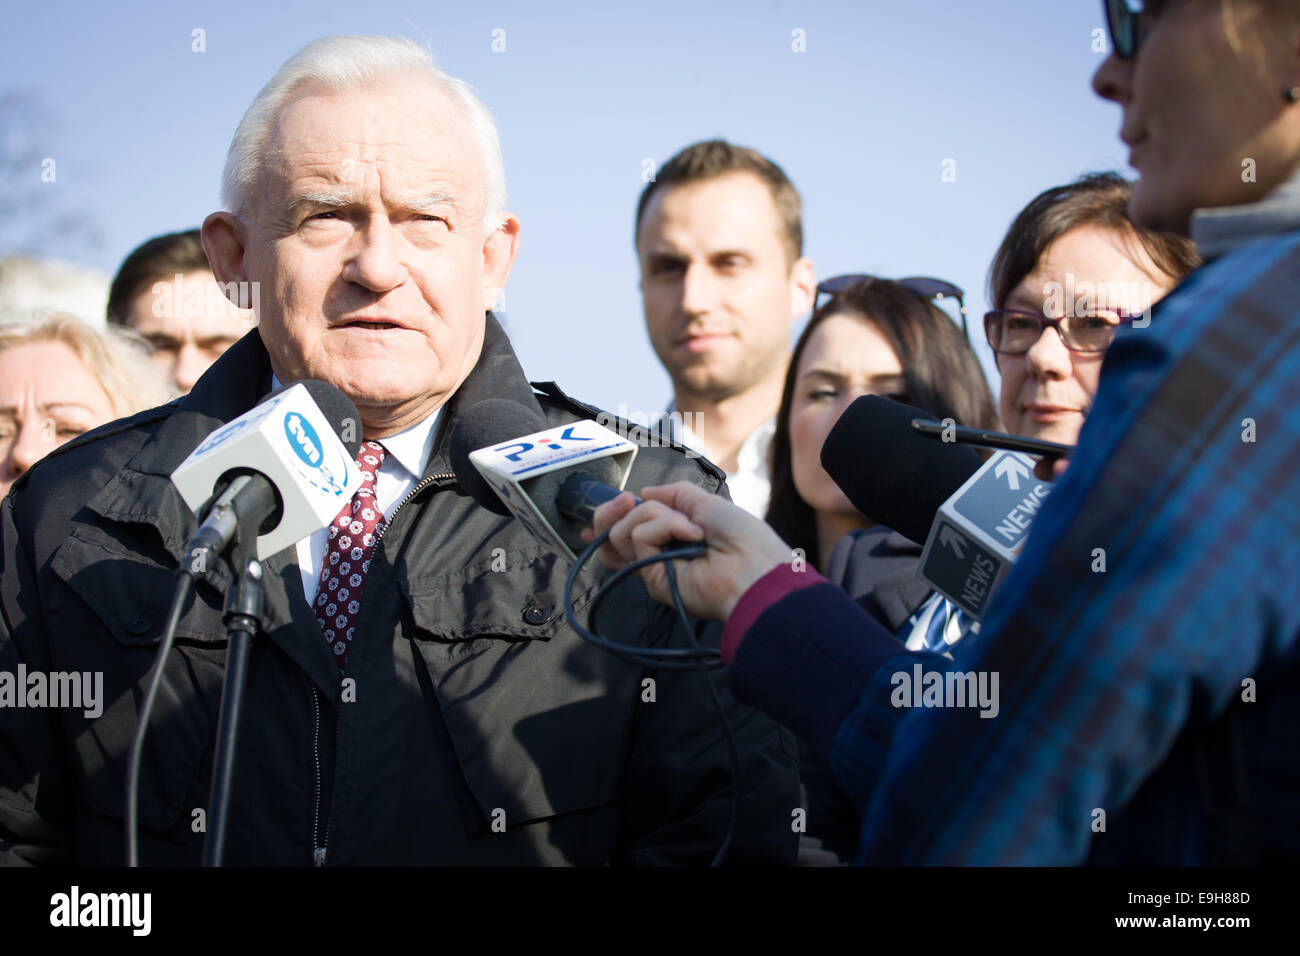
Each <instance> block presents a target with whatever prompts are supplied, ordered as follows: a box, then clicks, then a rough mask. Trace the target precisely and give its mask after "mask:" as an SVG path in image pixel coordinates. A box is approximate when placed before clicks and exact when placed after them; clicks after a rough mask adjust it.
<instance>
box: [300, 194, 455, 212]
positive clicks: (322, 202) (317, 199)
mask: <svg viewBox="0 0 1300 956" xmlns="http://www.w3.org/2000/svg"><path fill="white" fill-rule="evenodd" d="M354 202H356V200H355V198H354V197H353V196H352V195H351V194H350V193H348V192H344V191H343V190H337V189H335V190H312V191H311V192H305V193H301V194H299V195H298V196H295V197H294V198H293V199H291V200H290V201H289V207H288V210H289V212H290V213H294V212H297V211H298V210H299V209H301V208H302V207H303V206H327V207H329V208H332V209H342V208H344V207H345V206H349V205H352V204H353V203H354ZM391 205H392V206H393V207H394V208H398V209H409V210H410V211H412V212H420V213H426V212H433V211H436V210H437V209H439V208H442V207H444V206H451V207H452V209H453V210H456V211H459V209H460V207H459V206H458V205H457V203H456V197H455V196H453V195H452V194H451V193H449V192H441V191H435V192H431V193H424V194H421V195H417V196H412V197H410V198H408V199H399V200H396V201H394V202H393V203H392V204H391Z"/></svg>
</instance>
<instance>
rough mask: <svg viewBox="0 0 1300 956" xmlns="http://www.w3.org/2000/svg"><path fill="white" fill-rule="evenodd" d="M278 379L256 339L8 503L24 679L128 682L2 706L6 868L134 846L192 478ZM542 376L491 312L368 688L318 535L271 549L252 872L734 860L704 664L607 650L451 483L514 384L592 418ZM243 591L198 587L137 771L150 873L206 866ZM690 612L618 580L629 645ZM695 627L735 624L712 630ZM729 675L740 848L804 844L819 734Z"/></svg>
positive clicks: (382, 585) (7, 596)
mask: <svg viewBox="0 0 1300 956" xmlns="http://www.w3.org/2000/svg"><path fill="white" fill-rule="evenodd" d="M270 377H271V371H270V365H269V360H268V357H267V353H266V350H265V349H264V347H263V345H262V342H261V339H260V338H259V337H258V334H257V332H256V331H254V332H252V333H250V334H249V335H248V336H246V337H245V338H244V339H243V340H242V341H240V342H239V343H238V344H237V345H236V346H234V347H233V348H232V349H230V350H229V351H228V352H227V353H226V354H225V355H224V356H223V357H222V358H221V359H220V360H219V361H218V362H217V363H216V364H215V365H214V366H213V367H212V368H211V369H210V370H209V371H208V373H207V374H206V375H204V377H203V378H202V379H201V380H200V381H199V383H198V384H197V386H196V387H195V389H194V391H193V392H192V393H191V394H190V395H189V396H188V397H186V398H184V399H181V400H179V401H178V402H174V403H172V404H171V405H169V406H164V407H162V408H158V409H154V410H152V411H148V412H144V413H141V414H139V415H136V416H135V417H134V418H131V419H127V420H125V421H120V422H115V423H112V424H110V425H108V426H105V427H103V428H101V429H98V430H96V431H95V432H93V433H91V434H89V435H87V436H84V437H83V439H81V440H79V441H77V442H74V443H72V444H70V445H67V446H64V447H63V448H61V449H60V450H59V451H57V452H55V453H54V454H52V455H51V456H50V457H48V458H46V459H45V460H44V461H43V462H41V463H40V464H38V465H37V466H36V467H34V468H33V469H32V470H31V471H29V472H28V473H27V474H26V475H25V476H24V477H23V479H21V480H20V481H19V482H18V483H17V484H16V485H15V487H14V489H13V491H12V493H11V494H10V496H9V497H8V498H7V499H6V500H5V502H4V509H3V525H2V526H0V538H2V542H0V543H2V545H3V547H2V548H0V561H2V562H3V565H2V567H0V588H2V593H0V671H10V672H16V670H17V665H18V664H19V663H20V662H23V663H24V664H25V665H26V668H27V671H28V672H32V671H42V672H45V673H47V674H48V673H50V672H69V671H79V672H87V671H89V672H94V671H102V672H103V675H104V676H103V681H104V685H103V699H102V706H103V713H102V716H100V717H99V718H98V719H96V720H91V719H87V718H86V717H85V716H84V715H83V711H82V710H81V709H70V708H62V709H31V708H24V709H18V708H0V863H14V862H17V863H21V862H32V863H73V862H76V863H83V864H119V863H121V862H123V860H124V845H125V835H124V831H125V825H124V822H123V820H124V810H123V808H124V805H125V798H124V778H125V765H126V756H127V752H128V749H129V747H130V741H131V736H132V733H133V732H134V730H135V727H136V721H137V715H138V712H139V709H140V704H141V700H142V697H143V688H144V687H145V686H146V684H145V676H146V672H147V671H148V670H149V667H150V665H151V663H152V662H153V659H154V652H155V650H156V648H157V646H158V641H159V638H160V636H161V632H162V630H163V626H164V617H165V615H166V613H167V608H168V604H169V602H170V599H171V595H172V591H173V587H174V583H173V582H174V574H175V571H176V568H177V566H178V563H179V561H180V559H181V557H182V555H183V549H184V546H185V542H186V540H187V538H188V536H189V535H190V534H191V533H192V532H193V531H194V529H195V527H196V522H195V518H194V516H193V514H192V513H191V512H190V511H189V510H188V509H187V508H186V507H185V505H184V503H183V502H182V500H181V498H180V497H179V495H178V493H177V492H176V490H175V489H174V487H173V486H172V484H171V482H170V480H169V478H168V476H169V474H170V473H171V471H172V470H173V469H174V468H175V467H176V465H178V464H179V463H180V462H181V461H182V460H183V459H184V458H185V457H186V456H187V455H188V454H189V453H190V451H192V450H193V449H194V448H195V447H196V446H197V445H198V443H199V442H200V441H201V440H202V439H203V437H204V436H205V435H207V434H208V433H209V432H211V431H212V430H213V429H215V428H216V427H217V426H218V425H220V424H222V423H223V422H227V421H229V420H230V419H232V418H235V417H236V416H238V415H239V414H241V413H243V412H244V411H246V410H247V409H249V408H250V407H252V406H253V405H254V404H255V403H256V402H257V401H259V400H260V399H261V398H262V397H263V396H264V395H266V394H267V393H268V391H269V388H270ZM538 388H539V389H541V390H542V391H541V393H540V394H539V393H538V392H535V391H534V389H533V388H532V387H530V385H529V384H528V382H527V381H526V379H525V378H524V374H523V371H522V369H521V368H520V366H519V363H518V361H517V359H516V358H515V355H514V353H513V351H512V350H511V347H510V344H509V342H508V340H507V339H506V336H505V334H504V332H502V330H501V328H500V326H499V325H498V324H497V322H496V319H495V318H494V317H493V316H492V315H491V314H489V315H488V316H487V329H486V336H485V342H484V346H483V351H482V355H481V357H480V358H479V361H478V363H477V365H476V366H475V368H474V370H473V371H472V372H471V374H470V375H469V377H468V378H467V379H466V380H465V382H464V383H463V384H462V386H461V387H460V389H459V390H458V391H457V392H456V394H455V395H454V396H453V398H452V399H451V401H450V402H449V403H448V405H447V406H446V407H445V409H444V413H443V415H442V419H441V420H440V421H439V423H438V433H437V437H436V439H435V445H434V449H435V450H434V452H433V454H432V455H431V457H430V461H429V464H428V467H427V469H426V472H425V474H424V476H423V478H422V480H421V481H420V482H419V483H418V485H417V486H416V489H415V491H414V492H412V494H411V497H410V498H408V499H407V500H405V501H404V503H402V504H401V505H400V506H399V507H398V509H397V511H396V512H394V513H393V515H392V517H391V519H390V521H389V524H388V528H387V530H386V532H385V534H384V536H383V538H382V539H381V541H380V544H379V547H378V550H377V551H376V553H375V557H374V559H373V563H372V565H371V569H370V572H369V575H368V577H367V580H366V594H365V603H364V606H363V609H362V616H361V620H360V622H359V624H358V626H357V632H356V637H355V641H354V644H353V647H352V650H351V653H350V655H349V658H348V664H347V670H346V671H345V672H344V675H343V676H345V677H347V678H351V679H352V680H351V681H347V682H344V681H341V678H340V673H339V670H338V667H337V665H336V664H335V663H334V661H333V657H332V654H331V653H330V650H329V648H328V646H327V644H326V642H325V640H324V638H323V636H322V635H321V633H320V629H319V626H318V625H317V623H316V621H315V618H314V616H313V613H312V610H311V608H310V607H308V605H307V602H306V599H305V598H304V597H303V591H302V583H301V577H300V574H299V569H298V564H297V560H296V554H295V552H294V549H293V548H288V549H286V550H284V551H282V552H281V553H279V554H277V555H275V556H273V557H271V558H269V559H268V560H267V561H266V562H265V566H266V569H267V577H268V581H267V607H266V617H267V622H266V624H267V627H266V632H265V634H264V635H262V636H260V637H259V638H258V639H257V641H256V643H255V645H254V649H253V652H252V661H251V668H250V675H249V679H248V690H247V697H246V699H245V704H244V717H243V724H242V732H241V738H240V745H239V755H238V764H237V767H236V771H235V780H234V790H233V800H232V804H233V806H232V809H231V816H230V821H229V836H228V840H227V846H226V862H227V863H230V864H236V865H238V864H290V865H310V864H312V863H313V862H321V861H322V859H323V861H324V862H325V863H327V864H329V865H333V864H380V865H387V864H534V863H548V864H549V863H576V864H602V863H606V862H610V863H615V864H618V863H632V864H669V863H691V864H704V863H708V862H709V861H710V860H711V859H712V857H713V855H714V853H715V851H716V850H717V848H718V846H719V844H720V843H721V842H722V840H723V838H724V836H725V833H726V829H727V824H728V819H729V814H730V807H731V803H730V789H729V788H730V785H731V784H730V772H729V769H728V761H727V749H726V746H725V739H724V736H723V730H722V724H721V721H720V719H719V714H718V712H717V710H716V709H715V706H714V703H713V700H712V698H711V696H710V694H709V692H708V688H707V687H706V686H705V683H704V681H705V678H704V677H703V676H702V675H700V674H699V673H697V672H686V673H682V672H672V671H656V672H650V671H643V670H642V669H641V668H640V667H639V666H638V665H633V664H628V663H625V662H624V661H622V660H619V659H616V658H614V657H612V656H610V655H609V654H607V653H606V652H605V651H603V650H600V649H597V648H595V647H592V646H590V645H588V644H586V643H585V642H584V641H583V640H581V639H580V638H579V637H578V636H577V635H576V634H575V633H574V632H573V630H572V629H571V628H569V627H568V626H567V624H566V623H565V621H564V617H563V613H562V609H561V593H562V588H563V583H564V576H565V573H566V572H567V570H568V567H567V564H566V562H564V561H562V560H560V559H558V558H557V557H556V556H555V555H553V554H550V553H548V552H546V551H545V550H544V549H543V548H542V547H540V546H539V545H538V544H537V543H536V541H535V540H534V539H532V538H530V537H529V536H528V534H527V532H526V531H525V530H524V529H523V528H522V527H521V526H520V525H519V523H518V522H515V521H512V520H510V519H507V518H502V517H499V516H497V515H494V514H492V513H491V512H489V511H487V510H485V509H483V508H481V507H478V506H477V505H475V504H474V502H473V500H472V499H470V498H469V497H468V496H466V495H465V494H464V493H462V492H461V491H460V489H459V487H458V486H457V484H456V482H455V480H454V478H453V476H452V474H451V469H450V467H449V464H448V453H447V441H448V435H449V434H450V431H451V427H452V426H453V425H454V423H455V420H456V418H457V414H458V412H459V411H460V410H461V409H464V408H467V407H468V406H469V405H470V404H472V403H474V402H475V401H480V400H482V399H485V398H489V397H498V398H509V399H513V400H515V401H518V402H520V403H522V404H523V405H525V406H527V407H529V408H531V409H533V410H535V411H538V412H540V413H541V414H543V415H545V417H546V419H547V420H548V421H549V422H553V423H561V422H569V421H574V420H576V419H579V418H589V417H593V415H594V413H595V409H592V408H590V407H588V406H585V405H581V404H579V403H577V402H574V401H573V400H571V399H569V398H567V397H566V396H565V395H564V394H563V393H561V392H560V391H559V389H557V388H555V387H554V386H538ZM681 479H685V480H689V481H693V482H695V483H696V484H699V485H702V486H703V487H705V488H708V489H709V490H710V491H719V489H720V488H721V487H722V479H723V476H722V474H721V473H720V472H718V471H717V470H716V469H715V468H713V466H712V465H710V464H709V463H707V462H706V461H704V460H702V459H698V458H697V459H694V460H691V459H689V458H688V457H686V456H685V455H684V454H683V452H682V451H681V450H680V449H679V448H665V447H656V448H642V449H640V451H639V453H638V455H637V459H636V464H635V466H634V468H633V470H632V474H631V476H630V478H629V480H628V486H629V487H632V488H640V487H642V486H644V485H647V484H656V483H662V482H668V481H675V480H681ZM503 567H504V570H502V568H503ZM603 574H604V571H603V569H602V568H601V567H600V566H599V563H598V562H597V563H596V567H595V568H594V569H593V570H591V571H590V572H588V573H586V574H584V576H583V577H581V578H580V579H579V583H578V587H577V588H576V595H577V602H578V603H579V604H580V605H582V604H585V603H586V602H587V601H588V600H589V598H590V596H591V593H592V589H593V585H594V583H595V582H596V581H597V578H598V576H600V575H603ZM225 584H226V578H224V576H222V577H221V578H220V579H219V580H217V581H215V582H214V583H206V582H205V583H201V584H200V585H199V586H198V590H197V594H196V597H195V599H194V601H193V602H192V603H191V604H190V606H189V609H188V610H187V611H186V613H185V614H184V616H183V617H182V618H181V619H180V625H179V628H178V631H177V637H176V645H175V647H174V648H173V649H172V651H171V655H170V657H169V658H168V660H167V665H166V671H165V676H164V678H163V682H162V686H161V690H160V693H159V696H158V700H157V704H156V706H155V709H154V713H153V715H152V718H151V720H150V724H149V729H148V736H147V738H146V743H145V752H144V759H143V766H142V769H141V777H140V815H139V816H140V860H141V862H142V863H143V864H196V863H198V862H199V861H200V860H201V858H202V846H203V840H204V836H205V834H204V833H203V832H202V831H203V829H204V827H205V825H206V810H205V808H206V804H207V800H208V791H209V787H210V780H211V764H212V755H213V745H214V739H215V731H216V721H217V712H218V705H219V701H220V695H221V685H222V677H223V674H224V672H225V658H226V637H225V630H224V627H223V625H222V612H221V607H222V599H223V594H224V590H225ZM584 616H585V615H584ZM673 624H674V616H673V614H672V613H671V611H670V609H668V608H666V607H664V606H662V605H659V604H657V603H656V602H654V601H653V600H652V599H651V598H650V597H649V596H648V595H647V594H646V592H645V590H644V589H643V587H642V586H641V583H640V581H639V580H635V581H630V582H627V583H626V584H625V585H622V586H620V590H619V591H618V592H616V594H615V595H614V596H613V597H612V598H611V599H610V600H608V601H607V602H606V603H605V605H604V606H603V607H602V609H601V616H600V621H599V625H600V629H601V631H602V632H603V633H604V634H605V635H606V636H607V637H609V638H611V639H613V640H615V641H619V642H622V643H629V644H638V645H643V646H665V645H668V644H674V645H677V646H684V643H685V635H683V634H682V633H680V628H679V629H678V633H673ZM697 633H699V634H700V635H701V637H702V639H703V640H705V641H708V642H712V643H716V641H717V638H718V633H717V627H716V625H710V626H707V627H705V626H703V625H701V626H699V627H697ZM647 678H652V680H653V683H651V682H649V681H647V680H646V679H647ZM715 679H716V680H717V681H718V683H719V685H720V692H721V694H722V699H723V702H724V705H725V707H726V710H727V718H728V720H729V722H730V724H731V727H732V730H733V732H734V733H735V735H736V742H737V745H738V747H739V751H740V766H741V779H740V789H741V797H742V803H741V815H740V820H739V823H738V829H737V833H736V837H735V844H734V848H733V850H732V852H731V856H730V860H731V861H733V862H749V863H753V862H762V863H790V862H793V859H794V855H795V847H796V838H797V835H796V834H795V833H794V832H792V827H791V820H792V811H793V810H794V809H795V808H796V807H797V806H798V805H799V804H798V770H797V766H796V760H795V755H794V751H795V746H794V744H793V738H792V737H791V736H790V735H789V734H788V732H786V731H784V730H783V729H781V728H780V727H778V726H777V724H775V723H774V722H773V721H772V720H771V719H770V718H768V717H766V716H763V715H762V714H760V713H759V712H757V711H755V710H752V709H750V708H747V707H744V706H741V705H739V704H737V703H735V702H734V700H733V699H732V698H731V696H730V694H729V693H728V691H727V689H726V686H725V679H723V676H722V675H721V674H717V675H715ZM344 686H348V687H349V690H348V691H347V692H346V693H344V692H343V691H342V690H341V688H342V687H344ZM345 697H347V698H353V699H344V698H345Z"/></svg>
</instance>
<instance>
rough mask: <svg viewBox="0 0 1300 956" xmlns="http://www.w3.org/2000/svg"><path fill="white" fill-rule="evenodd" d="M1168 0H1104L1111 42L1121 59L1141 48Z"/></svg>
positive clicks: (1129, 56) (1132, 54) (1125, 58)
mask: <svg viewBox="0 0 1300 956" xmlns="http://www.w3.org/2000/svg"><path fill="white" fill-rule="evenodd" d="M1167 3H1168V0H1102V4H1101V6H1102V9H1103V11H1105V15H1106V29H1108V30H1109V31H1110V44H1111V46H1112V47H1114V49H1115V55H1116V56H1118V57H1119V58H1120V59H1121V60H1128V59H1131V58H1132V57H1133V56H1135V55H1136V54H1137V51H1138V50H1139V49H1141V47H1142V44H1143V42H1144V41H1145V40H1146V38H1147V35H1148V34H1150V32H1151V24H1152V23H1153V22H1154V21H1155V18H1156V17H1158V16H1159V15H1160V12H1161V11H1162V10H1163V9H1164V8H1165V6H1166V5H1167Z"/></svg>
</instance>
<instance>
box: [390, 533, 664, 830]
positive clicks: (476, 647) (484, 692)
mask: <svg viewBox="0 0 1300 956" xmlns="http://www.w3.org/2000/svg"><path fill="white" fill-rule="evenodd" d="M554 562H555V558H554V556H553V555H549V554H544V553H541V552H538V553H537V554H536V555H535V556H533V557H532V558H531V559H527V560H524V561H523V562H522V563H520V564H519V565H517V566H515V567H513V568H511V569H509V570H507V571H499V572H493V571H491V570H490V569H489V570H486V571H483V570H480V571H479V572H478V573H475V572H474V571H473V570H472V569H471V570H469V571H467V572H461V573H457V574H451V575H443V576H439V577H437V578H430V579H427V580H421V581H413V582H409V583H407V584H406V585H405V588H406V592H407V593H406V597H407V599H408V605H409V607H410V608H411V613H412V616H413V618H414V623H415V631H414V634H413V638H414V639H413V644H414V645H415V648H416V651H417V653H418V654H419V656H420V659H421V660H422V661H423V663H424V665H425V668H426V669H427V672H428V675H429V678H430V681H431V683H432V687H433V691H434V694H435V695H436V698H437V704H438V708H439V711H440V713H441V716H442V720H443V723H444V726H445V727H446V729H447V732H448V735H449V737H450V739H451V743H452V746H453V748H454V750H455V754H456V759H457V761H458V763H459V765H460V768H461V771H462V773H463V774H464V777H465V780H466V782H467V784H468V786H469V788H470V790H471V792H472V793H473V795H474V799H475V801H476V803H477V804H478V808H479V810H480V812H481V816H482V819H481V821H480V824H481V825H480V827H478V829H482V828H483V827H486V826H487V825H488V824H489V823H491V822H493V821H495V820H498V819H500V818H501V815H502V814H504V823H505V825H506V827H507V829H509V828H512V827H514V826H515V825H516V824H520V823H528V822H532V821H537V820H541V819H544V818H547V817H553V816H556V815H559V814H564V813H570V812H573V811H580V810H588V809H592V808H595V807H601V806H606V805H608V804H611V803H614V802H615V801H616V800H617V799H618V793H619V782H620V777H621V775H622V771H623V761H624V759H625V755H626V748H627V740H628V734H629V730H630V726H631V718H632V716H633V709H634V707H635V706H636V705H637V704H636V701H637V699H638V698H637V696H636V695H637V689H638V687H639V676H640V672H639V669H637V668H635V667H633V666H630V665H628V664H625V663H623V662H622V661H619V660H617V659H615V658H613V657H611V656H610V655H608V654H606V653H605V652H604V651H602V650H599V649H597V648H595V647H592V646H590V645H588V644H587V643H586V642H584V641H583V640H581V639H580V638H579V637H578V636H577V635H576V634H575V633H574V632H573V631H572V629H571V628H569V627H568V625H567V624H566V623H565V621H564V615H563V610H562V608H561V604H560V595H561V593H562V591H561V589H562V586H563V575H562V573H561V571H560V570H558V569H556V568H555V566H554ZM593 591H594V580H587V582H586V585H585V586H583V585H580V586H579V587H578V589H577V592H578V593H577V594H575V606H579V607H580V606H585V605H586V603H587V602H588V601H589V600H590V598H591V596H592V593H593Z"/></svg>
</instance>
